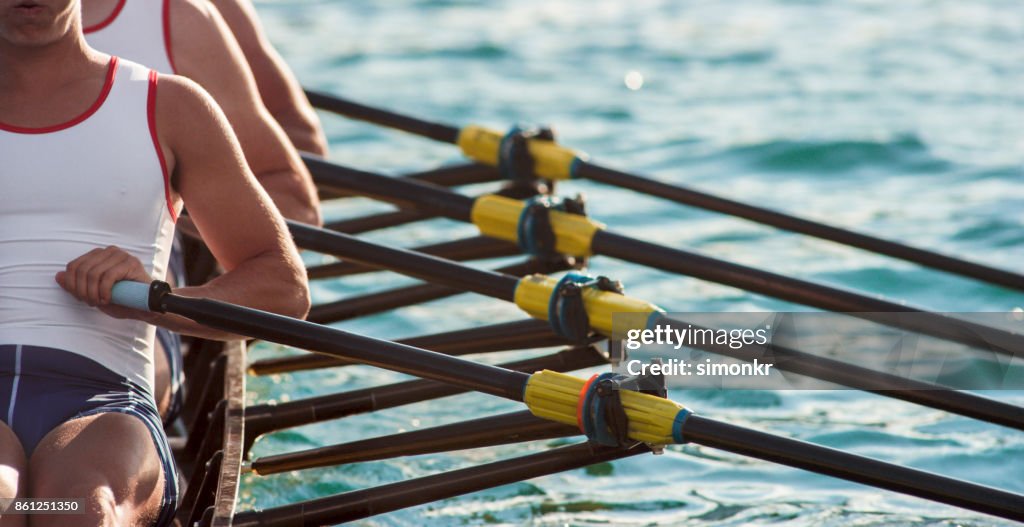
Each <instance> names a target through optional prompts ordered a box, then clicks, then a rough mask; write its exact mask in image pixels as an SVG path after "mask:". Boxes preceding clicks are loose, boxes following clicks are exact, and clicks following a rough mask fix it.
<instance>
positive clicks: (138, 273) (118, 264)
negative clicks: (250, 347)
mask: <svg viewBox="0 0 1024 527" xmlns="http://www.w3.org/2000/svg"><path fill="white" fill-rule="evenodd" d="M55 279H56V280H57V283H58V284H60V286H61V287H62V288H64V290H65V291H67V292H68V293H71V295H72V296H74V297H75V298H77V299H78V300H80V301H82V302H85V303H86V304H89V305H90V306H94V307H100V309H102V310H103V311H104V312H106V313H107V314H109V315H112V316H117V317H118V318H124V317H126V316H131V314H130V312H131V311H134V310H129V309H126V308H118V307H117V306H111V305H110V296H111V295H110V292H111V290H112V289H113V288H114V284H115V283H117V282H119V281H121V280H131V281H134V282H143V283H149V282H150V281H151V280H152V278H151V277H150V276H149V275H148V274H146V270H145V268H143V266H142V262H140V261H139V259H138V258H136V257H134V256H132V255H130V254H128V253H127V252H125V251H124V250H123V249H121V248H119V247H114V246H110V247H106V248H104V249H93V250H91V251H89V252H87V253H85V254H83V255H82V256H79V257H78V258H75V259H74V260H72V261H70V262H69V263H68V265H67V267H66V268H65V270H63V271H61V272H59V273H57V276H55ZM132 318H137V317H132Z"/></svg>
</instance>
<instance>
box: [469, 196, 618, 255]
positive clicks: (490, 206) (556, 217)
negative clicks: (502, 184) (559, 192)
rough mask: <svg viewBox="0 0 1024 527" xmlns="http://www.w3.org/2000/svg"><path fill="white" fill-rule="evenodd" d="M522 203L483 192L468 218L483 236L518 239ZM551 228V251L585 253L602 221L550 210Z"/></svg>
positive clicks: (510, 239)
mask: <svg viewBox="0 0 1024 527" xmlns="http://www.w3.org/2000/svg"><path fill="white" fill-rule="evenodd" d="M525 208H526V203H525V202H523V201H521V200H516V199H512V198H506V197H504V196H495V195H487V196H481V197H479V198H477V200H476V201H475V202H474V203H473V210H472V213H471V219H472V221H473V224H474V225H476V226H477V228H478V229H480V232H481V233H482V234H484V235H486V236H491V237H493V238H498V239H501V240H508V241H510V242H518V241H519V220H520V218H521V217H522V215H523V209H525ZM548 214H549V216H548V217H549V218H550V219H551V230H552V231H554V233H555V251H556V252H558V253H560V254H567V255H569V256H589V255H590V254H591V253H592V251H591V248H590V247H591V243H592V242H593V240H594V234H596V233H597V231H599V230H602V229H604V224H603V223H600V222H597V221H594V220H592V219H589V218H587V217H586V216H581V215H579V214H570V213H568V212H562V211H557V210H552V211H549V212H548Z"/></svg>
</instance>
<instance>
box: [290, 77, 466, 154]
mask: <svg viewBox="0 0 1024 527" xmlns="http://www.w3.org/2000/svg"><path fill="white" fill-rule="evenodd" d="M306 97H308V98H309V102H310V104H312V105H313V106H314V107H316V108H320V109H322V110H327V111H329V112H334V113H339V114H342V115H345V116H347V117H351V118H352V119H359V120H361V121H367V122H370V123H374V124H379V125H382V126H387V127H388V128H394V129H396V130H402V131H404V132H408V133H410V134H413V135H419V136H422V137H429V138H430V139H433V140H435V141H440V142H442V143H455V141H457V140H458V138H459V129H458V128H455V127H454V126H447V125H443V124H439V123H435V122H431V121H425V120H423V119H416V118H414V117H408V116H405V115H400V114H397V113H395V112H390V111H387V110H381V109H379V108H374V107H372V106H366V105H363V104H359V103H357V102H353V101H349V100H345V99H342V98H341V97H337V96H335V95H331V94H329V93H324V92H320V91H316V90H308V89H307V90H306Z"/></svg>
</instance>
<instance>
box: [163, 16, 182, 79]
mask: <svg viewBox="0 0 1024 527" xmlns="http://www.w3.org/2000/svg"><path fill="white" fill-rule="evenodd" d="M163 27H164V51H165V52H166V53H167V63H168V64H170V65H171V73H174V74H177V73H178V68H176V67H174V53H172V51H171V0H164V8H163Z"/></svg>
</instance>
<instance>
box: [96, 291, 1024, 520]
mask: <svg viewBox="0 0 1024 527" xmlns="http://www.w3.org/2000/svg"><path fill="white" fill-rule="evenodd" d="M498 276H500V275H498ZM514 282H515V281H514V280H513V283H514ZM495 285H497V284H495ZM499 288H500V287H499ZM607 294H612V293H607ZM113 298H114V303H116V304H118V305H122V306H127V307H132V308H135V309H145V310H152V311H155V312H166V313H173V314H177V315H180V316H184V317H187V318H190V319H192V320H195V321H197V322H199V323H201V324H203V325H206V326H209V327H212V328H216V329H219V330H221V331H227V332H231V333H235V334H240V335H246V336H249V337H252V338H258V339H261V340H267V341H270V342H275V343H278V344H282V345H286V346H293V347H298V348H304V349H309V350H314V351H318V352H321V353H327V354H332V355H337V356H341V357H345V358H349V359H352V360H355V361H358V362H361V363H364V364H368V365H371V366H376V367H380V368H385V369H388V370H392V371H397V372H400V373H407V374H410V375H416V376H419V377H423V378H426V379H431V380H435V381H440V382H445V383H450V384H454V385H456V386H459V387H462V388H465V389H470V390H475V391H479V392H482V393H486V394H490V395H495V396H498V397H503V398H505V399H510V400H513V401H520V402H524V403H526V405H527V407H528V408H529V409H530V411H531V412H533V413H534V414H535V415H538V416H539V417H543V418H545V419H549V420H552V421H557V422H561V423H563V424H568V425H577V424H578V422H577V407H580V408H582V411H583V412H587V413H589V406H588V404H587V401H586V400H584V399H581V395H583V394H586V393H589V392H588V390H587V389H586V384H587V383H586V381H585V380H584V379H580V378H577V377H572V376H569V375H565V374H560V373H556V372H552V371H541V372H537V373H534V374H532V375H531V374H526V373H522V372H515V371H511V370H506V369H503V368H499V367H496V366H489V365H485V364H478V363H475V362H471V361H467V360H464V359H460V358H457V357H449V356H447V355H442V354H439V353H434V352H430V351H426V350H422V349H418V348H413V347H410V346H405V345H402V344H397V343H394V342H388V341H383V340H378V339H373V338H369V337H365V336H362V335H356V334H353V333H348V332H345V331H342V330H338V329H334V328H329V327H324V326H320V325H317V324H313V323H311V322H306V321H301V320H295V319H291V318H288V317H284V316H281V315H276V314H273V313H267V312H263V311H259V310H256V309H251V308H246V307H242V306H236V305H232V304H228V303H225V302H219V301H215V300H210V299H204V298H189V297H183V296H180V295H176V294H172V293H170V287H169V286H167V284H166V283H163V282H153V284H149V285H147V284H139V283H138V282H119V283H118V284H116V285H115V287H114V291H113ZM619 397H620V399H621V404H622V408H623V409H624V411H625V413H626V416H627V418H628V429H627V431H626V432H627V433H628V437H629V438H630V439H632V440H634V441H638V442H643V443H648V444H655V445H664V444H677V443H685V442H692V443H697V444H704V445H707V446H712V447H716V448H724V449H726V450H729V451H734V452H741V453H743V454H745V455H751V456H756V457H759V458H762V459H767V460H769V461H773V462H776V463H781V464H785V465H789V466H794V467H798V468H804V469H807V470H811V471H813V472H818V473H821V474H826V475H831V476H835V477H839V478H842V479H847V480H850V481H856V482H859V483H864V484H868V485H872V486H876V487H879V488H884V489H889V490H893V491H896V492H901V493H905V494H908V495H912V496H917V497H921V498H925V499H930V500H933V501H938V502H941V503H947V504H950V505H955V506H958V507H963V508H966V509H970V510H974V511H977V512H983V513H986V514H992V515H995V516H1001V517H1004V518H1008V519H1022V518H1024V496H1021V495H1018V494H1014V493H1011V492H1007V491H1004V490H1000V489H995V488H991V487H986V486H983V485H977V484H974V483H969V482H965V481H961V480H957V479H953V478H949V477H945V476H941V475H938V474H934V473H930V472H926V471H922V470H916V469H912V468H908V467H903V466H899V465H894V464H891V463H885V462H882V461H878V460H875V459H871V458H867V457H863V456H858V455H854V454H849V453H846V452H841V451H838V450H834V449H831V448H827V447H823V446H820V445H814V444H811V443H806V442H803V441H798V440H794V439H789V438H785V437H780V436H775V435H772V434H766V433H763V432H757V431H755V430H751V429H748V428H743V427H738V426H733V425H728V424H725V423H721V422H719V421H716V420H713V419H708V418H703V417H700V416H697V415H693V414H692V413H691V412H690V411H689V410H688V409H686V408H685V407H683V406H682V405H680V404H678V403H675V402H673V401H670V400H667V399H662V398H659V397H655V396H652V395H647V394H643V393H639V392H632V391H628V390H621V391H620V392H619ZM585 415H586V414H585ZM306 510H312V509H306ZM241 525H244V523H241ZM256 525H259V524H258V523H257V524H256Z"/></svg>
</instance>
